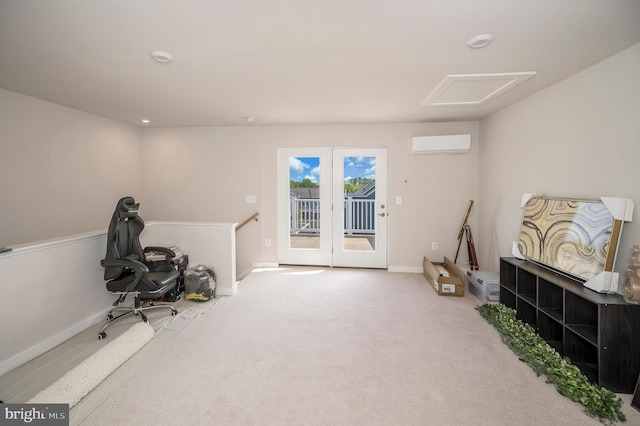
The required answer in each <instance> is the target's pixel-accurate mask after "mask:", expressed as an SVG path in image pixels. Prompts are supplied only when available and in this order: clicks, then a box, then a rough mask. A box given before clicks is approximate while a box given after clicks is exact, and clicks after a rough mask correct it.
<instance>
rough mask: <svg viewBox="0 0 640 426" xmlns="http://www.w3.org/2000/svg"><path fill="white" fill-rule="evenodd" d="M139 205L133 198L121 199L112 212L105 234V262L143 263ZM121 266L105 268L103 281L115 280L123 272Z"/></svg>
mask: <svg viewBox="0 0 640 426" xmlns="http://www.w3.org/2000/svg"><path fill="white" fill-rule="evenodd" d="M139 207H140V204H138V203H136V201H135V200H134V199H133V197H123V198H121V199H120V201H118V204H117V205H116V210H115V211H114V212H113V216H112V217H111V222H110V223H109V231H108V233H107V254H106V256H105V259H106V260H114V259H128V260H137V261H140V262H144V261H145V255H144V251H143V249H142V245H141V244H140V233H141V232H142V230H143V229H144V221H143V220H142V218H141V217H140V216H138V210H139ZM125 269H126V268H124V267H122V266H107V267H105V269H104V279H105V280H110V279H113V278H116V277H118V276H120V275H122V273H123V272H124V270H125Z"/></svg>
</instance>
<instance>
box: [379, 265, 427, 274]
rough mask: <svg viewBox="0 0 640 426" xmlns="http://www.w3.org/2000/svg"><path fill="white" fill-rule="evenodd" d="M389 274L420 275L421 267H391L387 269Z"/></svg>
mask: <svg viewBox="0 0 640 426" xmlns="http://www.w3.org/2000/svg"><path fill="white" fill-rule="evenodd" d="M387 270H388V271H389V272H407V273H410V274H421V273H422V272H423V270H422V266H391V265H389V267H388V268H387Z"/></svg>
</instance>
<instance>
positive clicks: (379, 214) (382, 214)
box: [378, 213, 386, 217]
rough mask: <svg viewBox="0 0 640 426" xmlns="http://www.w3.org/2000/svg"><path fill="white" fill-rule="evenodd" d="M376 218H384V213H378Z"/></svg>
mask: <svg viewBox="0 0 640 426" xmlns="http://www.w3.org/2000/svg"><path fill="white" fill-rule="evenodd" d="M378 216H380V217H385V216H386V214H384V213H378Z"/></svg>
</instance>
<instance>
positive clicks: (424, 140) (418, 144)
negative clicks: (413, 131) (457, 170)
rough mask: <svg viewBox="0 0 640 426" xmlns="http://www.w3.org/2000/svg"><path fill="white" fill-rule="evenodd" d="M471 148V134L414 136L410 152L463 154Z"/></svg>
mask: <svg viewBox="0 0 640 426" xmlns="http://www.w3.org/2000/svg"><path fill="white" fill-rule="evenodd" d="M470 149H471V135H444V136H414V137H412V138H411V154H414V155H416V154H464V153H467V152H469V150H470Z"/></svg>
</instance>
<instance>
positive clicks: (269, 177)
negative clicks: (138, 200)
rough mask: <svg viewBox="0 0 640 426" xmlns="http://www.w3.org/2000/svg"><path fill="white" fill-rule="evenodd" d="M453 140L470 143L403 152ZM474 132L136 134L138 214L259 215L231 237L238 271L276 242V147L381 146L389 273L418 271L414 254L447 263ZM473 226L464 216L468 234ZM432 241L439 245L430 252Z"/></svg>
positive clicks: (467, 188)
mask: <svg viewBox="0 0 640 426" xmlns="http://www.w3.org/2000/svg"><path fill="white" fill-rule="evenodd" d="M454 133H470V134H471V135H472V149H471V152H470V153H468V154H465V155H438V156H412V155H411V154H410V139H411V136H425V135H436V134H454ZM478 134H479V131H478V123H477V122H463V123H430V124H372V125H309V126H251V127H222V128H169V129H145V130H144V132H143V157H144V158H145V162H146V163H145V168H144V177H143V193H144V200H142V201H143V202H144V204H143V206H144V207H143V208H144V214H145V218H148V220H177V221H220V222H240V221H242V220H243V219H244V218H246V217H248V216H249V215H251V214H252V213H253V212H254V211H260V221H259V222H258V223H250V224H249V225H247V226H246V227H245V228H243V229H241V230H240V231H239V232H238V241H237V252H238V254H237V261H238V271H243V270H244V269H245V268H247V267H250V265H251V263H252V262H277V261H278V257H277V245H276V244H273V245H272V246H271V247H265V244H264V241H265V239H266V238H270V239H271V240H272V241H273V242H276V241H277V220H276V212H277V205H276V199H277V174H276V167H277V148H278V147H305V146H318V147H320V146H333V147H359V146H376V147H378V146H382V147H387V148H388V182H389V183H388V186H389V191H388V192H389V214H390V216H389V265H390V267H396V268H401V269H402V268H414V269H416V270H419V269H420V268H421V265H422V257H423V256H424V255H427V256H429V257H430V258H432V259H435V260H437V259H441V258H442V257H443V256H448V257H453V256H455V250H456V246H457V239H456V236H457V232H458V228H459V226H460V222H461V220H462V215H463V213H464V211H465V208H466V206H467V203H468V201H469V200H470V199H477V197H478V192H479V187H478V176H479V171H478V155H479V150H480V142H479V138H478ZM405 179H406V180H407V181H408V185H407V186H406V187H405V184H404V181H405ZM169 194H171V196H169ZM246 195H256V197H257V203H256V204H247V203H246V202H245V196H246ZM396 196H402V197H403V204H402V205H401V206H396V205H395V204H394V203H393V201H394V200H395V197H396ZM475 220H476V219H475V215H472V217H471V224H472V226H474V225H475V224H476V222H475ZM474 229H475V228H474ZM432 241H437V242H438V243H439V245H440V250H439V251H438V252H436V253H434V252H431V242H432ZM461 253H462V254H461V260H462V261H466V252H464V251H461Z"/></svg>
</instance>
